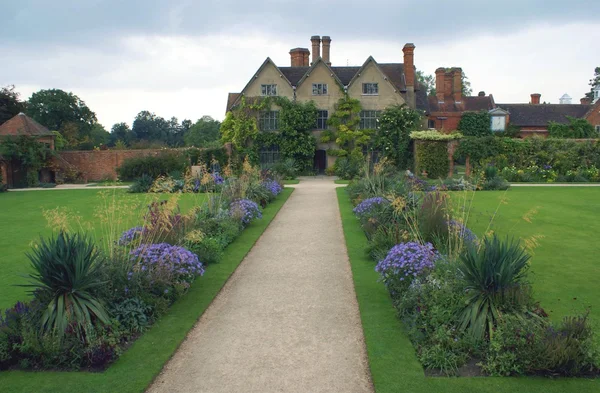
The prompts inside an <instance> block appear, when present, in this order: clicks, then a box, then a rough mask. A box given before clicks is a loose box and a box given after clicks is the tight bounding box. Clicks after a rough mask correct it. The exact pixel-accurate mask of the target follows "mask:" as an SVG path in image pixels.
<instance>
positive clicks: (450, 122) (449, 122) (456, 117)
mask: <svg viewBox="0 0 600 393" xmlns="http://www.w3.org/2000/svg"><path fill="white" fill-rule="evenodd" d="M461 116H462V112H434V113H431V114H430V115H429V120H434V121H435V128H436V129H437V130H439V131H441V132H446V133H449V132H450V131H456V129H457V128H458V123H459V122H460V118H461ZM439 117H445V118H446V119H444V120H440V119H439Z"/></svg>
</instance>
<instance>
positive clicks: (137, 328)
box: [111, 297, 151, 333]
mask: <svg viewBox="0 0 600 393" xmlns="http://www.w3.org/2000/svg"><path fill="white" fill-rule="evenodd" d="M111 312H112V314H113V315H114V317H115V319H116V320H117V321H119V323H120V324H121V325H122V326H123V327H124V328H125V329H127V330H128V331H130V332H132V333H142V332H143V331H144V330H146V328H147V327H148V326H149V325H150V322H151V321H150V320H149V318H148V315H149V314H150V313H151V307H149V306H148V305H147V304H146V303H144V301H143V300H141V299H139V298H136V297H132V298H127V299H125V300H123V301H122V302H120V303H118V304H116V305H115V306H114V307H113V308H112V310H111Z"/></svg>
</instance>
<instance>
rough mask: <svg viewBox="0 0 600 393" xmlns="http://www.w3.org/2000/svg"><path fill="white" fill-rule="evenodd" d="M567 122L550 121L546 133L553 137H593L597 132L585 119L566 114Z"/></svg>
mask: <svg viewBox="0 0 600 393" xmlns="http://www.w3.org/2000/svg"><path fill="white" fill-rule="evenodd" d="M567 118H568V119H569V124H560V123H556V122H553V121H551V122H550V123H548V134H549V135H550V136H551V137H553V138H575V139H584V138H595V137H597V136H598V133H597V132H596V130H595V129H594V126H593V125H592V124H591V123H590V122H588V121H587V120H585V119H577V118H575V117H571V116H567Z"/></svg>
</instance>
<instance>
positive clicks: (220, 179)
mask: <svg viewBox="0 0 600 393" xmlns="http://www.w3.org/2000/svg"><path fill="white" fill-rule="evenodd" d="M212 178H213V180H214V182H215V184H216V185H221V184H223V182H224V181H225V179H223V177H221V175H219V172H215V173H213V174H212Z"/></svg>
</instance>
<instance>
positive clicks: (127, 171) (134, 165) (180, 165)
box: [117, 150, 189, 181]
mask: <svg viewBox="0 0 600 393" xmlns="http://www.w3.org/2000/svg"><path fill="white" fill-rule="evenodd" d="M188 165H189V161H188V159H187V157H186V156H185V154H182V152H179V151H173V150H171V151H165V152H163V153H160V154H159V155H157V156H145V157H133V158H128V159H127V160H125V161H123V164H121V166H120V167H118V168H117V173H118V174H119V179H121V180H122V181H131V180H135V179H137V178H138V177H141V176H142V175H148V176H150V177H152V178H153V179H156V178H157V177H158V176H161V175H168V174H169V173H171V172H173V171H178V172H185V170H186V169H187V167H188Z"/></svg>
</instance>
